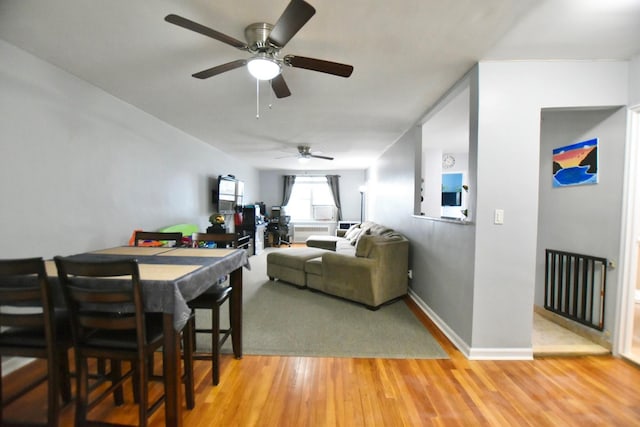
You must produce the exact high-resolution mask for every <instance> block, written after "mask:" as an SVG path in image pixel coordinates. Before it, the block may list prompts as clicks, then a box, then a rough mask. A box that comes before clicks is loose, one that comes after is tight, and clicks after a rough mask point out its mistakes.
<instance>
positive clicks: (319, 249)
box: [267, 222, 409, 309]
mask: <svg viewBox="0 0 640 427" xmlns="http://www.w3.org/2000/svg"><path fill="white" fill-rule="evenodd" d="M356 228H357V229H358V230H356ZM349 231H350V232H351V233H350V232H349ZM349 231H348V232H347V233H345V237H335V238H334V239H326V238H323V239H319V240H320V241H321V243H320V244H318V245H316V246H314V239H312V238H310V240H307V245H308V246H310V247H309V248H292V249H287V250H284V251H275V252H271V253H269V254H268V255H267V275H268V276H269V278H270V279H272V280H273V279H280V280H283V281H287V282H291V283H293V284H295V285H296V286H298V287H307V288H310V289H312V290H316V291H321V292H324V293H327V294H330V295H335V296H338V297H341V298H345V299H348V300H351V301H355V302H358V303H361V304H364V305H365V306H367V307H368V308H370V309H377V308H379V307H380V306H381V305H383V304H385V303H388V302H390V301H393V300H396V299H398V298H400V297H402V296H404V295H406V294H407V291H408V269H409V240H408V239H407V238H406V237H405V236H403V235H402V234H400V233H398V232H396V231H394V230H392V229H389V228H387V227H384V226H382V225H379V224H376V223H373V222H365V223H362V224H360V225H358V226H357V227H355V228H353V229H350V230H349ZM325 237H326V236H325ZM329 241H332V242H333V246H332V247H333V249H328V247H330V245H329V243H328V242H329Z"/></svg>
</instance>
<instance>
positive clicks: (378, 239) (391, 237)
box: [355, 230, 405, 258]
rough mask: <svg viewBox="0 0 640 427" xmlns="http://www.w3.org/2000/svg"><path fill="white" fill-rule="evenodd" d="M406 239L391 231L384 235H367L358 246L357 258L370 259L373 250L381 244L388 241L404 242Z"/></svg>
mask: <svg viewBox="0 0 640 427" xmlns="http://www.w3.org/2000/svg"><path fill="white" fill-rule="evenodd" d="M404 239H405V237H404V236H403V235H402V234H400V233H398V232H397V231H393V230H389V231H387V232H385V234H384V235H373V234H365V235H364V236H362V238H361V239H360V241H359V242H358V245H357V246H356V253H355V255H356V256H357V257H361V258H368V257H369V256H370V255H371V251H372V249H373V248H374V247H375V246H376V245H377V244H379V243H383V242H387V241H396V240H404Z"/></svg>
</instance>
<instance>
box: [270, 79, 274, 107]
mask: <svg viewBox="0 0 640 427" xmlns="http://www.w3.org/2000/svg"><path fill="white" fill-rule="evenodd" d="M269 86H270V87H271V90H270V91H269V93H270V95H269V109H270V110H271V108H272V107H273V79H271V80H269Z"/></svg>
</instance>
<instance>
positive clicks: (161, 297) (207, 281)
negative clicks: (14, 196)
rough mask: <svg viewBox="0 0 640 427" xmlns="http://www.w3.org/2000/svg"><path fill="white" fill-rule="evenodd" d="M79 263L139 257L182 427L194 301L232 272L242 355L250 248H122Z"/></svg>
mask: <svg viewBox="0 0 640 427" xmlns="http://www.w3.org/2000/svg"><path fill="white" fill-rule="evenodd" d="M68 258H69V259H72V260H76V261H100V260H104V261H108V260H116V259H131V258H134V259H136V260H137V261H138V266H139V270H140V283H141V286H142V294H143V298H144V309H145V311H146V312H152V313H163V316H162V318H163V334H164V342H163V352H164V353H163V375H164V382H165V425H166V426H171V427H179V426H182V425H183V423H182V395H183V392H182V387H181V375H180V369H181V366H180V365H181V363H180V362H181V351H180V334H181V331H182V329H183V328H184V326H185V325H186V323H187V321H188V319H189V317H190V316H191V308H190V307H189V301H190V300H192V299H194V298H196V297H197V296H199V295H200V294H202V293H203V292H205V291H206V290H207V289H208V288H209V287H211V286H212V285H214V284H215V283H216V282H218V281H219V280H220V279H221V278H223V277H225V276H227V275H228V276H229V282H230V286H231V287H232V289H233V291H232V293H231V298H232V305H233V307H234V310H232V311H231V316H232V317H231V329H232V333H231V341H232V349H233V354H234V356H235V357H236V358H237V359H240V358H242V269H243V268H247V269H249V268H250V264H249V258H248V256H247V251H246V250H245V249H232V248H229V249H220V248H181V247H178V248H175V247H145V246H118V247H113V248H107V249H100V250H96V251H90V252H84V253H80V254H75V255H71V256H69V257H68ZM45 267H46V269H47V275H48V276H50V277H56V276H57V272H56V267H55V263H54V262H53V261H51V260H48V261H46V262H45Z"/></svg>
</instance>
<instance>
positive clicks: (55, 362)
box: [47, 350, 62, 427]
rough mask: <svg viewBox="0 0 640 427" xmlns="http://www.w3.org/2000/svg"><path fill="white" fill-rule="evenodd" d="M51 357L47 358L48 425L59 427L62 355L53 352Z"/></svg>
mask: <svg viewBox="0 0 640 427" xmlns="http://www.w3.org/2000/svg"><path fill="white" fill-rule="evenodd" d="M51 353H52V354H51V357H49V358H47V380H48V382H49V384H47V424H48V425H49V426H52V427H58V408H59V406H60V401H59V399H60V397H59V396H58V393H59V392H60V380H61V378H60V375H59V372H58V369H59V367H60V363H61V362H62V361H61V360H60V353H59V352H58V351H55V350H54V351H53V352H51Z"/></svg>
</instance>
